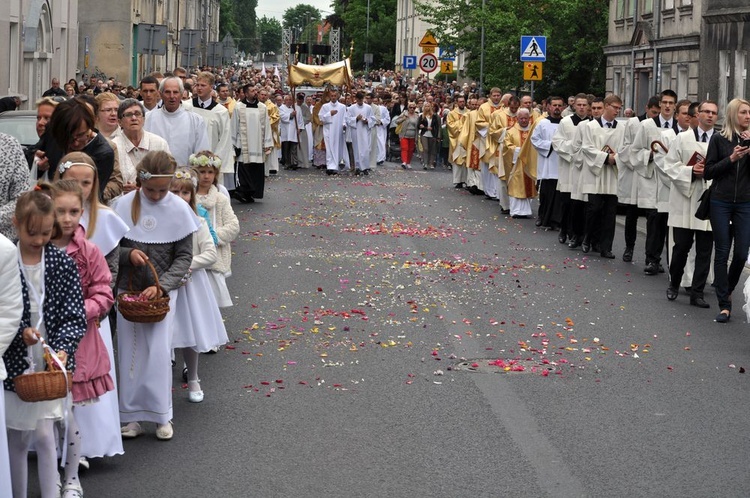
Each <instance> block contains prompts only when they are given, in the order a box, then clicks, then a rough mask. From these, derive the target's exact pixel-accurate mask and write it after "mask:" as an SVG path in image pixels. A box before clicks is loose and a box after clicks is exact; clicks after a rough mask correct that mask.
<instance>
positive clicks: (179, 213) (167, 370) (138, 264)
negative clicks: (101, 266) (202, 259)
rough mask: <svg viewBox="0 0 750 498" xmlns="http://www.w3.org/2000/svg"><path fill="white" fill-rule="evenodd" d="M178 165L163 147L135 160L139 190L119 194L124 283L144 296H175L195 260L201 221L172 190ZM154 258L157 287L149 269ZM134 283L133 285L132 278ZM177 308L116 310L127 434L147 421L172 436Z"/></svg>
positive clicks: (159, 432)
mask: <svg viewBox="0 0 750 498" xmlns="http://www.w3.org/2000/svg"><path fill="white" fill-rule="evenodd" d="M176 167H177V165H176V163H175V160H174V158H173V157H172V156H171V155H169V154H168V153H166V152H163V151H152V152H149V153H148V154H146V156H145V157H144V158H143V159H142V160H141V162H140V163H139V164H138V166H137V171H138V178H137V182H138V184H139V186H140V189H139V190H137V191H133V192H130V193H128V194H125V195H124V196H122V197H120V198H119V199H118V200H117V203H116V204H115V205H114V210H115V212H116V213H117V214H118V215H119V216H120V218H122V219H123V221H125V223H127V224H128V227H129V228H130V231H128V233H126V234H125V236H124V237H123V239H122V241H120V273H121V277H120V279H119V288H120V289H121V290H123V291H124V290H128V287H131V285H132V287H131V289H133V290H140V291H141V292H140V296H141V297H142V298H144V299H148V300H151V299H154V298H156V297H158V296H160V295H161V294H162V293H163V292H166V293H168V294H169V298H170V303H175V302H176V300H177V289H178V288H179V287H180V282H181V281H182V280H183V279H184V278H185V276H186V275H187V274H188V272H189V270H190V264H191V262H192V261H193V232H195V231H197V230H198V229H199V228H200V220H199V219H198V217H197V216H196V215H195V213H194V212H193V211H192V210H191V209H190V206H188V205H187V204H186V203H185V202H183V201H182V199H180V198H179V197H177V196H176V195H174V194H172V193H171V192H170V191H169V184H170V183H171V182H172V176H173V175H174V172H175V169H176ZM147 261H148V262H151V263H152V264H153V266H154V268H155V269H156V273H157V274H158V276H159V282H158V283H159V285H156V281H155V279H154V277H153V275H152V273H151V272H150V271H149V270H148V268H147V267H146V265H147ZM129 283H130V284H129ZM176 309H177V307H176V306H174V305H173V304H171V305H170V310H169V312H168V313H167V315H166V317H165V318H164V319H163V320H162V321H160V322H157V323H136V322H131V321H128V320H127V319H126V318H125V317H124V316H123V315H122V314H121V313H119V312H118V315H117V345H118V348H117V353H118V359H119V362H118V364H119V372H120V375H119V376H118V379H119V388H120V420H121V421H122V422H124V423H125V424H126V425H124V426H123V427H122V428H121V433H122V436H123V437H126V438H133V437H137V436H140V435H141V434H143V433H144V432H145V431H144V428H143V427H142V426H141V422H152V423H155V424H156V425H157V427H156V437H157V439H161V440H169V439H172V436H173V434H174V430H173V426H172V415H173V411H172V367H171V361H170V360H171V355H172V334H173V333H174V319H175V310H176Z"/></svg>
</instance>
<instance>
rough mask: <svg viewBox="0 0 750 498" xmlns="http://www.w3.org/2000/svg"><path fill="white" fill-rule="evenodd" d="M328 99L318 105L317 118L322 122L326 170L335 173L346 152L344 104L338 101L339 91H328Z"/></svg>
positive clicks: (331, 173)
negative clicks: (326, 101)
mask: <svg viewBox="0 0 750 498" xmlns="http://www.w3.org/2000/svg"><path fill="white" fill-rule="evenodd" d="M329 96H330V101H329V102H328V103H326V104H323V105H322V106H321V107H320V112H319V113H318V118H319V119H320V122H321V123H323V140H324V141H325V144H326V172H327V173H328V174H329V175H335V174H337V173H338V172H339V164H340V163H341V161H342V160H343V158H344V155H345V154H346V143H345V142H344V130H345V128H346V106H344V104H342V103H341V102H339V92H338V91H336V90H331V91H330V92H329Z"/></svg>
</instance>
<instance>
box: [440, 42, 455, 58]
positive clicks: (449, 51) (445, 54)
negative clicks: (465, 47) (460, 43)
mask: <svg viewBox="0 0 750 498" xmlns="http://www.w3.org/2000/svg"><path fill="white" fill-rule="evenodd" d="M438 59H440V60H441V61H452V60H455V59H456V47H455V46H454V45H450V46H448V47H439V48H438Z"/></svg>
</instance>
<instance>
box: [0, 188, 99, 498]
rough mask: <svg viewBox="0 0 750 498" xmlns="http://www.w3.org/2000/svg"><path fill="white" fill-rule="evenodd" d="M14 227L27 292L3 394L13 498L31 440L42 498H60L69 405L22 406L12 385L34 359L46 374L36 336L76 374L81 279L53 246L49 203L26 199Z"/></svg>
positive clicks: (21, 491) (24, 480)
mask: <svg viewBox="0 0 750 498" xmlns="http://www.w3.org/2000/svg"><path fill="white" fill-rule="evenodd" d="M13 224H14V226H15V227H16V229H17V231H18V238H19V240H18V266H19V267H20V271H21V283H22V286H23V287H22V289H23V318H22V319H21V325H20V326H19V328H18V332H17V334H16V336H15V338H14V339H13V342H12V343H11V345H10V347H9V348H8V349H7V351H5V353H4V354H3V361H4V363H5V366H6V368H7V370H8V378H7V379H6V380H5V382H4V385H3V387H4V388H5V421H6V426H7V429H8V431H7V433H8V454H9V457H10V469H11V483H12V487H13V496H17V497H21V496H27V486H28V452H29V447H30V445H31V443H32V441H33V442H34V446H35V449H36V454H37V468H38V474H39V485H40V488H41V491H42V498H52V497H55V498H56V497H58V496H59V489H58V483H59V481H60V476H59V474H58V472H57V449H56V445H55V437H54V428H53V426H54V422H55V421H59V420H63V418H64V414H65V410H66V406H67V404H68V399H67V398H61V399H56V400H51V401H38V402H25V401H23V400H21V398H19V397H18V395H17V394H16V392H15V378H16V377H17V376H19V375H21V374H23V373H24V372H25V371H26V370H27V369H28V368H29V367H30V364H31V362H30V361H29V357H30V358H31V359H32V360H33V364H34V365H35V368H36V369H37V370H40V369H43V368H44V365H45V361H44V359H43V354H42V348H41V346H40V344H39V340H38V338H39V337H44V339H45V342H46V343H47V344H48V345H49V346H50V348H52V349H53V350H54V351H55V352H56V355H57V357H58V359H59V360H60V361H61V362H62V365H63V366H65V367H66V368H67V369H68V370H70V371H75V353H76V349H77V348H78V343H79V342H80V340H81V339H82V338H83V336H84V334H85V333H86V312H85V309H84V305H83V292H82V290H81V279H80V276H79V275H78V269H77V268H76V264H75V263H74V262H73V260H72V259H70V258H69V257H68V256H67V255H66V254H65V252H63V251H61V250H60V249H58V248H56V247H55V246H54V245H52V244H50V243H49V242H50V239H51V238H52V237H53V236H54V235H57V233H58V231H59V225H57V223H56V222H55V213H54V206H53V204H52V199H50V198H49V196H47V195H46V194H43V193H42V192H40V191H37V190H32V191H30V192H26V193H25V194H23V195H21V196H20V197H19V198H18V201H17V203H16V210H15V216H14V218H13ZM63 451H64V452H65V449H63Z"/></svg>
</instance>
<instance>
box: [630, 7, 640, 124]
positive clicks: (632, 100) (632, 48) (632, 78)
mask: <svg viewBox="0 0 750 498" xmlns="http://www.w3.org/2000/svg"><path fill="white" fill-rule="evenodd" d="M634 1H635V0H634ZM638 7H639V5H638V2H637V1H636V2H635V11H634V12H633V34H635V28H636V26H637V25H638ZM630 37H631V39H632V38H633V36H632V34H631V36H630ZM635 92H636V84H635V45H631V46H630V107H632V108H633V109H636V102H635ZM637 114H638V111H636V115H637Z"/></svg>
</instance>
